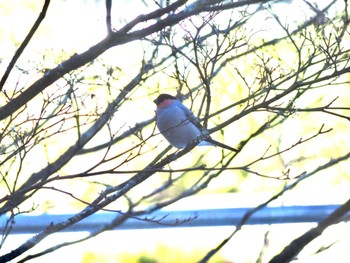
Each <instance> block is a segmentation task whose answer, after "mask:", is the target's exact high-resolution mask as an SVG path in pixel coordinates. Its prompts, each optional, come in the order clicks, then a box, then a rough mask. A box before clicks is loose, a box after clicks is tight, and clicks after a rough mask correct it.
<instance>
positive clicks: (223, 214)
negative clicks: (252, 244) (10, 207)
mask: <svg viewBox="0 0 350 263" xmlns="http://www.w3.org/2000/svg"><path fill="white" fill-rule="evenodd" d="M337 207H339V205H318V206H282V207H265V208H263V209H261V210H259V211H257V212H256V213H254V214H253V215H252V217H251V218H250V219H249V220H248V221H247V222H246V225H257V224H285V223H309V222H319V221H321V220H322V219H324V218H325V217H326V216H327V215H329V214H330V213H332V212H333V211H334V210H335V209H336V208H337ZM251 209H253V208H225V209H205V210H181V211H163V210H160V211H157V212H155V213H152V214H149V215H143V216H140V217H139V218H140V219H146V218H147V219H149V220H151V221H159V223H155V222H148V221H149V220H138V219H133V218H129V219H128V220H127V221H125V222H124V223H123V224H122V225H120V226H118V227H117V228H116V230H126V229H151V228H165V227H174V225H175V226H177V227H179V226H180V227H207V226H237V225H239V224H240V222H241V220H242V218H243V217H244V215H245V214H246V213H247V212H249V211H250V210H251ZM72 216H74V214H62V215H50V214H42V215H35V216H33V215H25V214H23V215H18V216H16V217H15V225H14V226H13V229H12V231H11V233H13V234H29V233H37V232H39V231H42V230H44V229H45V228H46V227H47V226H49V225H50V224H51V223H59V222H62V221H64V220H67V219H68V218H70V217H72ZM119 216H120V214H119V213H116V212H101V213H96V214H94V215H91V216H90V217H88V218H86V219H84V220H82V221H80V222H78V223H76V224H74V225H73V226H70V227H68V228H67V229H65V230H64V231H70V232H73V231H95V230H96V229H99V228H101V227H103V226H104V225H106V224H109V223H110V222H112V220H114V219H115V218H116V217H119ZM7 219H8V218H7V217H6V216H2V217H0V231H2V230H3V228H4V226H5V223H6V220H7ZM188 219H191V220H189V221H188V222H187V220H188ZM184 221H186V222H184ZM177 222H183V223H180V224H178V223H177Z"/></svg>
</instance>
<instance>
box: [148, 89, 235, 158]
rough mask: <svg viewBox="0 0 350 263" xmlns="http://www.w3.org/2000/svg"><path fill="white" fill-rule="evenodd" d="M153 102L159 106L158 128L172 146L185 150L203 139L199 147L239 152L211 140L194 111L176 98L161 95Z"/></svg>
mask: <svg viewBox="0 0 350 263" xmlns="http://www.w3.org/2000/svg"><path fill="white" fill-rule="evenodd" d="M153 102H154V103H155V104H156V105H157V110H156V115H157V116H156V117H157V127H158V129H159V131H160V133H161V134H162V135H163V136H164V137H165V139H167V140H168V142H169V143H170V144H171V145H172V146H174V147H176V148H185V147H186V146H188V145H190V144H191V143H193V142H194V141H195V140H200V139H201V137H202V138H203V140H202V141H201V142H200V144H199V145H213V146H219V147H222V148H224V149H227V150H230V151H234V152H237V150H236V149H234V148H232V147H230V146H228V145H226V144H223V143H221V142H218V141H215V140H214V139H213V138H211V137H210V135H209V134H208V131H207V130H206V129H205V128H204V127H203V126H202V125H201V124H200V122H199V121H198V119H197V118H196V117H195V116H194V114H193V113H192V111H191V110H190V109H188V108H187V107H186V106H184V105H183V104H182V103H181V102H180V101H179V100H178V99H176V98H175V97H174V96H171V95H169V94H160V95H159V96H158V98H156V99H155V100H154V101H153Z"/></svg>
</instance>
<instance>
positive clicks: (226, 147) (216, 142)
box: [205, 137, 238, 152]
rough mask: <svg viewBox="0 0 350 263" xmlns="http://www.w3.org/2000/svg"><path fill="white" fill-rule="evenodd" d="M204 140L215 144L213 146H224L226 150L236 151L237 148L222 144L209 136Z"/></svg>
mask: <svg viewBox="0 0 350 263" xmlns="http://www.w3.org/2000/svg"><path fill="white" fill-rule="evenodd" d="M205 142H208V143H210V144H213V145H215V146H219V147H221V148H224V149H226V150H230V151H233V152H238V150H237V149H235V148H232V147H231V146H228V145H226V144H223V143H221V142H218V141H215V140H214V139H212V138H211V137H209V138H207V139H205Z"/></svg>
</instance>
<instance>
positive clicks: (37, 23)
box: [0, 0, 50, 91]
mask: <svg viewBox="0 0 350 263" xmlns="http://www.w3.org/2000/svg"><path fill="white" fill-rule="evenodd" d="M49 4H50V0H45V3H44V6H43V9H42V10H41V13H40V14H39V16H38V19H37V20H36V21H35V23H34V25H33V27H32V28H31V30H30V31H29V33H28V35H27V36H26V38H25V39H24V41H23V42H22V44H21V45H20V46H19V48H18V49H17V51H16V53H15V55H14V56H13V58H12V60H11V61H10V64H9V65H8V67H7V69H6V71H5V73H4V75H3V76H2V78H1V81H0V91H1V90H2V88H3V87H4V85H5V82H6V80H7V78H8V77H9V75H10V73H11V70H12V69H13V67H14V66H15V64H16V62H17V60H18V59H19V57H20V56H21V54H22V53H23V51H24V49H25V48H26V46H27V45H28V43H29V41H30V40H31V39H32V37H33V35H34V33H35V31H36V30H37V29H38V28H39V26H40V24H41V22H42V21H43V20H44V18H45V15H46V12H47V9H48V8H49Z"/></svg>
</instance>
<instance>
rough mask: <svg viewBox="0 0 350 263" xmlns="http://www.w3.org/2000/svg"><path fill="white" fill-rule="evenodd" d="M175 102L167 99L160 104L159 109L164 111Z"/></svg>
mask: <svg viewBox="0 0 350 263" xmlns="http://www.w3.org/2000/svg"><path fill="white" fill-rule="evenodd" d="M173 101H174V100H172V99H166V100H163V101H162V102H161V103H159V104H158V107H157V108H158V109H164V108H166V107H168V106H169V105H170V104H171V103H173Z"/></svg>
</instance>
